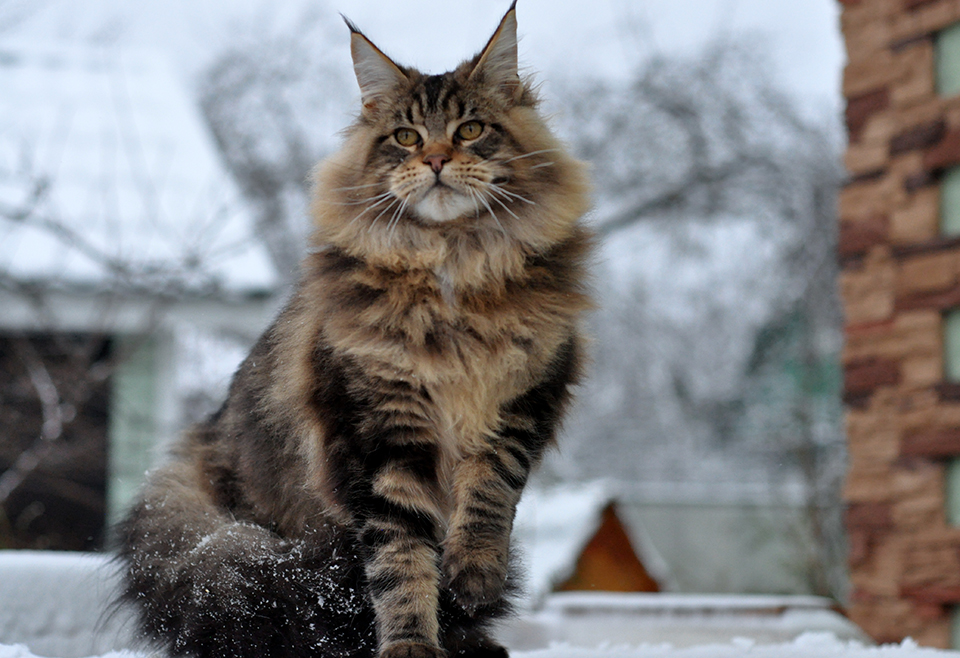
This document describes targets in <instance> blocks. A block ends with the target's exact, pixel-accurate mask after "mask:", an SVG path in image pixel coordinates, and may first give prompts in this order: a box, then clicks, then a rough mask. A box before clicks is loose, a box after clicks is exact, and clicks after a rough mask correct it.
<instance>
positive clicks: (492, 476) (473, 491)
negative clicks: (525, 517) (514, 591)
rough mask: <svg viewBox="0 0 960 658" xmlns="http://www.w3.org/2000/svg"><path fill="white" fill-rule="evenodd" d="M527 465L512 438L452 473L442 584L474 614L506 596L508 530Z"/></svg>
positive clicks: (473, 458)
mask: <svg viewBox="0 0 960 658" xmlns="http://www.w3.org/2000/svg"><path fill="white" fill-rule="evenodd" d="M507 446H510V447H509V448H508V447H507ZM529 465H530V460H529V457H527V456H526V455H525V454H524V451H523V450H522V448H521V447H520V446H519V445H517V444H516V443H515V442H513V441H509V440H508V441H505V442H498V446H496V447H494V446H491V447H490V449H489V450H487V451H484V452H482V453H480V454H477V455H472V456H469V457H467V458H466V459H464V460H463V461H462V462H461V463H460V464H459V465H458V466H457V469H456V471H455V473H454V482H455V484H454V487H455V498H456V509H455V511H454V514H453V517H452V518H451V520H450V527H449V530H448V531H447V537H446V539H444V542H443V561H442V569H443V574H444V579H443V583H442V585H443V587H446V588H447V589H448V590H449V591H450V593H451V594H452V595H453V598H454V600H455V601H456V603H457V605H459V606H460V607H461V608H463V609H464V610H465V611H466V612H467V613H468V614H470V615H475V614H476V613H477V611H478V610H480V609H481V608H483V607H484V606H490V605H493V604H495V603H496V602H498V601H499V600H500V598H501V597H502V595H503V588H504V584H505V583H506V579H507V567H508V564H509V550H510V531H511V529H512V528H513V517H514V514H515V513H516V506H517V502H518V501H519V500H520V492H521V491H522V489H523V486H524V484H525V483H526V481H527V474H528V473H529Z"/></svg>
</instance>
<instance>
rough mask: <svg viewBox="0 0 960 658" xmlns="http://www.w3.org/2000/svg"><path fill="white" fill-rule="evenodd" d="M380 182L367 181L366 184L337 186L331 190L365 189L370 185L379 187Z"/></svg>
mask: <svg viewBox="0 0 960 658" xmlns="http://www.w3.org/2000/svg"><path fill="white" fill-rule="evenodd" d="M379 185H380V183H367V184H366V185H353V186H351V187H335V188H333V189H332V190H330V191H331V192H346V191H348V190H365V189H366V188H368V187H378V186H379Z"/></svg>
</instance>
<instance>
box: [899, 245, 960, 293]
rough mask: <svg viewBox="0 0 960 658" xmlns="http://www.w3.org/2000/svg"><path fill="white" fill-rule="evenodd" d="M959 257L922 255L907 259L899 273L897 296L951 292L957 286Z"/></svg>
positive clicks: (901, 264)
mask: <svg viewBox="0 0 960 658" xmlns="http://www.w3.org/2000/svg"><path fill="white" fill-rule="evenodd" d="M957 264H958V263H957V255H956V254H954V253H952V252H941V253H932V254H920V255H916V256H913V257H911V258H908V259H905V260H904V261H903V262H901V263H900V267H899V268H898V271H897V296H898V297H900V296H909V295H914V294H917V293H927V292H937V291H942V290H949V289H950V288H952V287H953V286H955V285H957V274H958V272H957V269H958V268H957Z"/></svg>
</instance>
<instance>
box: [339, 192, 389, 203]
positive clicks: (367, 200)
mask: <svg viewBox="0 0 960 658" xmlns="http://www.w3.org/2000/svg"><path fill="white" fill-rule="evenodd" d="M391 194H392V193H391V192H384V193H383V194H378V195H377V196H374V197H369V198H367V199H361V200H359V201H331V202H330V203H332V204H333V205H335V206H360V205H363V204H365V203H370V202H371V201H378V200H380V199H384V198H386V197H388V196H390V195H391Z"/></svg>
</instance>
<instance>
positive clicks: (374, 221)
mask: <svg viewBox="0 0 960 658" xmlns="http://www.w3.org/2000/svg"><path fill="white" fill-rule="evenodd" d="M399 201H402V199H399V198H394V199H393V201H391V202H390V203H389V204H388V205H387V207H386V208H384V209H383V210H381V211H380V214H379V215H377V216H376V217H374V218H373V221H372V222H370V226H368V227H367V232H368V233H369V232H370V231H372V230H373V227H374V226H375V225H376V223H377V220H378V219H380V218H381V217H383V216H384V215H385V214H386V213H387V212H389V211H390V209H391V208H393V204H395V203H397V202H399Z"/></svg>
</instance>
